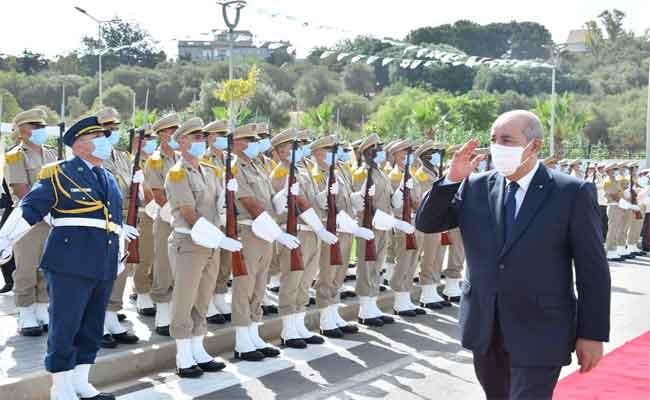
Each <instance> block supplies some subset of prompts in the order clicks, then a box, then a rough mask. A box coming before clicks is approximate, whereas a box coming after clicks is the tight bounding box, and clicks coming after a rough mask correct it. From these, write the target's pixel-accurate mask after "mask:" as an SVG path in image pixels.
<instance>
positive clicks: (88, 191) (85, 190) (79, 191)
mask: <svg viewBox="0 0 650 400" xmlns="http://www.w3.org/2000/svg"><path fill="white" fill-rule="evenodd" d="M70 191H71V192H72V193H90V192H92V191H93V190H92V189H91V188H71V189H70Z"/></svg>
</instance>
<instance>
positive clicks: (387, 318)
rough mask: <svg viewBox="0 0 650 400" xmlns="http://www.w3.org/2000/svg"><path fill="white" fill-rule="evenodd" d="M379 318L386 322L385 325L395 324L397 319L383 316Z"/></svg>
mask: <svg viewBox="0 0 650 400" xmlns="http://www.w3.org/2000/svg"><path fill="white" fill-rule="evenodd" d="M379 318H381V320H382V321H384V324H392V323H393V322H395V319H394V318H393V317H391V316H390V315H382V316H381V317H379Z"/></svg>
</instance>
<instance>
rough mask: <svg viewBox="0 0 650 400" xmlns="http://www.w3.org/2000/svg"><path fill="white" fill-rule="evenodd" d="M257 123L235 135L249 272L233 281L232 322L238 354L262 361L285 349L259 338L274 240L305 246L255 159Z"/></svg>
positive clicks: (241, 227)
mask: <svg viewBox="0 0 650 400" xmlns="http://www.w3.org/2000/svg"><path fill="white" fill-rule="evenodd" d="M256 130H257V127H256V125H255V124H247V125H243V126H240V127H238V128H237V129H236V130H235V133H234V141H233V152H234V154H235V155H236V156H237V163H236V166H235V171H233V172H234V174H235V179H236V180H237V184H238V187H239V191H238V192H237V195H236V201H235V206H236V210H237V212H238V221H237V222H238V225H239V235H240V238H241V242H242V245H243V251H242V253H243V254H242V255H243V257H244V261H245V263H246V273H245V274H240V275H237V276H235V274H234V272H235V271H233V283H232V293H233V296H232V297H233V300H232V323H233V325H234V326H235V357H236V358H240V359H243V360H248V361H260V360H262V359H263V358H264V357H275V356H277V355H279V351H278V350H277V349H275V348H273V347H271V346H270V345H269V344H267V343H266V342H264V341H263V340H262V339H261V338H260V337H259V331H258V323H259V322H260V321H261V320H262V307H261V304H262V299H263V298H264V293H265V289H266V282H267V274H268V270H269V265H270V264H271V257H273V243H274V242H276V241H277V242H278V243H279V244H280V245H282V246H285V247H287V248H289V249H292V248H297V247H298V246H299V244H300V242H299V241H298V239H297V238H296V237H295V236H292V235H289V234H287V233H285V232H283V231H282V229H281V228H280V226H279V225H278V224H277V222H276V221H275V219H274V217H273V215H274V214H275V213H274V211H273V202H272V195H273V188H272V187H271V182H270V180H269V176H268V175H267V174H266V173H264V171H263V170H261V169H260V167H259V166H258V165H257V163H256V162H255V161H254V160H255V159H257V156H258V155H259V145H258V142H257V139H258V138H257V134H256Z"/></svg>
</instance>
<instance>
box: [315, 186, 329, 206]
mask: <svg viewBox="0 0 650 400" xmlns="http://www.w3.org/2000/svg"><path fill="white" fill-rule="evenodd" d="M316 201H317V202H318V206H319V207H320V208H322V209H323V210H327V190H323V191H322V192H319V193H318V195H316Z"/></svg>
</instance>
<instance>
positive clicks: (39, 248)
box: [13, 221, 50, 307]
mask: <svg viewBox="0 0 650 400" xmlns="http://www.w3.org/2000/svg"><path fill="white" fill-rule="evenodd" d="M49 233H50V226H49V225H48V224H47V223H46V222H42V221H41V222H39V223H38V224H35V225H34V226H33V227H32V228H31V229H30V230H29V231H28V232H27V233H26V234H25V235H24V236H23V237H21V238H20V239H18V240H17V241H16V242H15V243H14V245H13V252H14V261H15V264H16V270H15V271H14V294H15V301H16V307H29V306H31V305H32V304H34V303H47V302H48V296H47V283H46V282H45V278H44V276H43V272H42V271H41V270H40V269H39V268H38V267H39V264H40V263H41V256H42V255H43V247H44V245H45V241H46V240H47V236H48V235H49Z"/></svg>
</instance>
